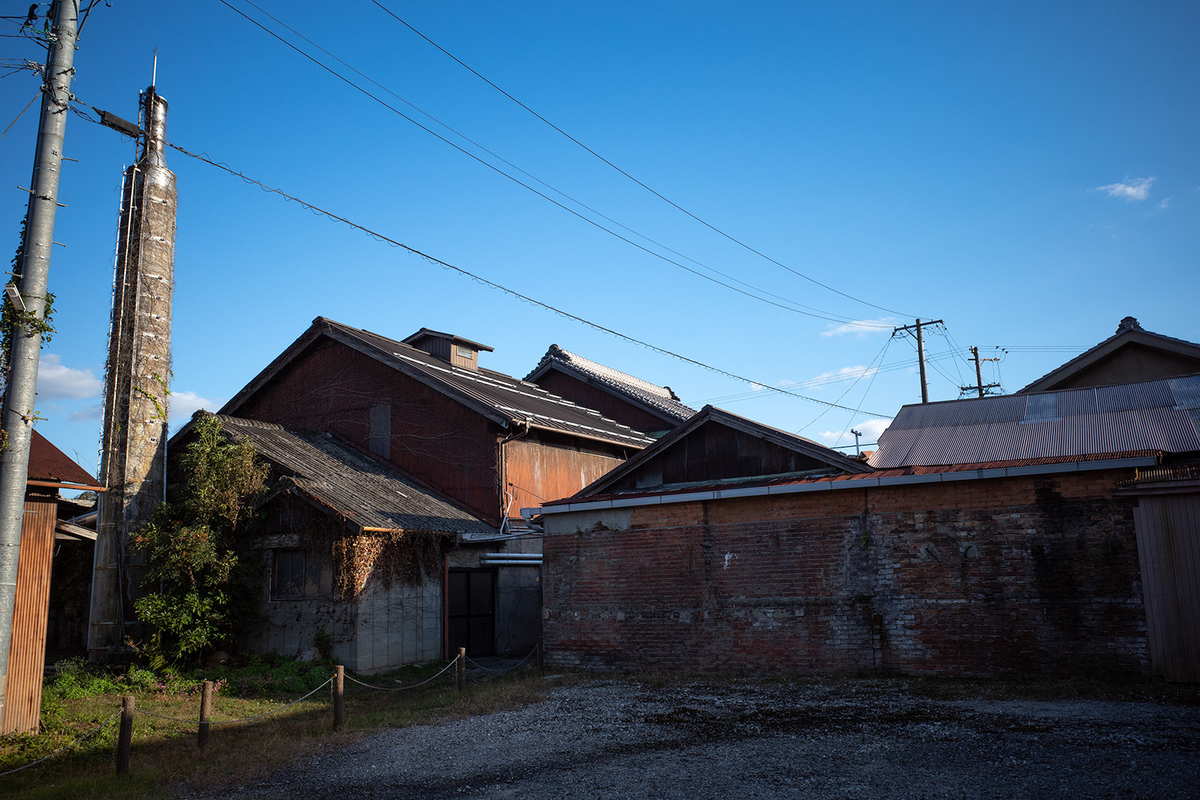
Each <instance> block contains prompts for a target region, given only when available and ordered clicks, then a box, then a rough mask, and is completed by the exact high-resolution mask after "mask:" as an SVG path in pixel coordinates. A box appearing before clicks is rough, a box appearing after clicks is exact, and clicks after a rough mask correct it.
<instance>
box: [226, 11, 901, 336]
mask: <svg viewBox="0 0 1200 800" xmlns="http://www.w3.org/2000/svg"><path fill="white" fill-rule="evenodd" d="M218 2H220V3H221V4H222V5H224V6H225V7H226V8H228V9H230V10H231V11H233V12H234V13H235V14H238V15H239V16H241V17H242V18H244V19H246V20H247V21H248V22H250V23H251V24H253V25H255V26H256V27H258V28H260V29H261V30H262V31H263V32H265V33H266V34H268V35H269V36H271V37H273V38H275V39H277V40H278V41H280V42H281V43H283V44H284V45H286V46H287V47H289V48H291V49H292V50H294V51H295V52H297V53H298V54H300V55H301V56H303V57H304V58H306V59H308V60H309V61H311V62H312V63H314V64H316V65H317V66H319V67H320V68H321V69H323V70H325V71H326V72H328V73H329V74H330V75H333V76H334V77H335V78H337V79H338V80H340V81H342V82H343V83H345V84H347V85H348V86H350V87H352V88H354V89H356V90H357V91H359V92H361V93H362V94H364V95H366V96H367V97H369V98H370V99H372V100H374V101H375V102H377V103H379V104H380V105H382V106H383V107H384V108H387V109H388V110H389V111H391V112H392V113H394V114H396V115H398V116H400V117H401V118H403V119H405V120H407V121H408V122H410V123H412V124H413V125H416V126H417V127H418V128H420V129H421V130H423V131H425V132H426V133H428V134H429V135H431V136H433V137H435V138H437V139H438V140H440V141H442V142H443V143H445V144H447V145H449V146H450V147H452V148H454V149H455V150H457V151H459V152H460V153H462V154H463V155H465V156H467V157H468V158H471V159H472V160H474V161H476V162H478V163H479V164H482V165H483V166H485V167H487V168H488V169H490V170H492V171H494V172H496V173H497V174H498V175H501V176H503V177H505V178H507V179H508V180H510V181H512V182H513V183H515V184H517V185H518V186H521V187H523V188H525V189H527V190H528V191H530V192H533V193H534V194H536V195H537V196H539V197H541V198H542V199H544V200H546V201H547V202H549V203H552V204H554V205H556V206H558V207H559V208H560V209H562V210H563V211H566V212H567V213H568V214H571V215H572V216H574V217H576V218H578V219H580V220H582V221H583V222H586V223H587V224H589V225H592V226H594V227H595V228H597V229H599V230H601V231H604V232H605V233H607V234H609V235H610V236H613V237H614V238H616V239H619V240H620V241H623V242H625V243H626V244H628V245H630V246H632V247H635V248H637V249H638V250H641V251H642V252H644V253H646V254H648V255H650V256H653V257H654V258H657V259H659V260H661V261H665V262H667V263H668V264H672V265H674V266H676V267H678V268H680V269H682V270H684V271H685V272H689V273H691V274H693V275H695V276H697V277H699V278H702V279H704V280H706V281H709V282H711V283H714V284H716V285H718V286H722V287H724V288H726V289H729V290H730V291H733V292H737V293H738V294H740V295H744V296H745V297H749V298H751V299H753V300H757V301H759V302H760V303H765V304H767V305H771V306H774V307H776V308H780V309H783V310H785V311H790V312H792V313H794V314H801V315H803V316H807V317H813V318H815V319H821V320H825V321H827V322H835V323H838V324H840V325H850V326H853V327H858V328H863V329H883V328H887V327H890V326H889V325H886V324H883V323H876V322H868V321H863V320H849V319H848V318H847V317H844V316H841V317H838V316H832V315H829V314H827V313H824V312H821V313H817V312H814V311H804V310H801V309H799V308H796V307H794V306H793V305H784V304H783V303H778V302H775V301H774V300H770V299H768V298H766V297H761V296H759V295H756V294H753V293H751V292H748V291H746V290H744V289H739V288H738V287H736V286H731V285H730V284H728V283H725V282H724V281H721V280H718V279H716V278H714V277H712V276H711V275H706V274H704V273H703V272H699V271H698V270H695V269H692V268H691V267H689V266H687V265H685V264H682V263H680V262H679V261H676V260H674V259H672V258H668V257H667V256H664V255H663V254H662V253H657V252H655V251H654V250H651V249H650V248H648V247H646V246H644V245H641V244H638V243H637V242H635V241H633V240H632V239H630V238H629V237H627V236H622V235H621V234H620V233H618V232H616V231H614V230H612V229H610V228H607V227H605V226H604V225H601V224H600V223H599V222H597V221H596V220H594V219H591V218H589V217H587V216H585V215H584V214H581V213H579V212H578V211H576V210H575V209H573V208H570V207H568V206H566V205H564V204H563V203H560V202H559V201H558V200H555V199H554V198H553V197H550V196H549V195H547V194H546V193H545V192H541V191H539V190H538V189H536V188H534V187H533V186H530V185H529V184H527V183H525V182H524V181H522V180H520V179H519V178H517V177H515V176H513V175H510V174H508V173H507V172H505V171H504V170H502V169H500V168H499V167H497V166H496V165H495V164H491V163H488V162H487V161H485V160H484V159H482V158H480V157H479V156H477V155H475V154H474V153H472V152H470V151H469V150H467V149H465V148H463V147H461V146H459V145H458V144H456V143H454V142H452V141H450V140H449V139H447V138H446V137H445V136H442V135H441V134H439V133H438V132H436V131H434V130H432V129H430V128H429V127H427V126H425V125H422V124H421V123H420V122H418V121H417V120H415V119H413V118H412V117H410V116H409V115H407V114H405V113H404V112H403V111H401V110H400V109H398V108H396V107H395V106H393V105H391V104H389V103H388V102H386V101H385V100H383V99H382V98H380V97H378V96H376V95H374V94H372V93H371V92H369V91H368V90H367V89H365V88H363V87H362V86H359V85H358V84H357V83H355V82H354V81H352V80H350V79H349V78H347V77H346V76H344V75H342V74H340V73H338V72H337V70H334V69H333V68H331V67H329V66H328V65H327V64H323V63H322V62H321V61H319V60H318V59H316V58H314V57H313V56H312V55H310V54H308V53H306V52H304V51H303V50H302V49H300V48H299V47H297V46H296V45H294V44H292V43H291V42H289V41H288V40H287V39H285V38H283V37H282V36H280V35H279V34H277V33H275V32H274V31H272V30H271V29H270V28H268V27H266V26H265V25H263V24H262V23H260V22H259V21H258V20H255V19H254V18H252V17H250V16H249V15H247V14H246V13H244V12H242V11H241V10H240V9H237V8H235V7H234V6H232V5H231V4H230V3H229V2H227V0H218ZM439 124H440V123H439ZM464 138H465V137H464ZM638 235H639V236H640V234H638ZM789 302H790V301H789ZM883 310H885V311H886V310H887V309H883Z"/></svg>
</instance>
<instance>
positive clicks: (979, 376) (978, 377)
mask: <svg viewBox="0 0 1200 800" xmlns="http://www.w3.org/2000/svg"><path fill="white" fill-rule="evenodd" d="M971 355H973V356H975V385H976V386H978V387H979V396H980V397H983V371H982V370H980V368H979V348H978V347H976V346H975V345H971Z"/></svg>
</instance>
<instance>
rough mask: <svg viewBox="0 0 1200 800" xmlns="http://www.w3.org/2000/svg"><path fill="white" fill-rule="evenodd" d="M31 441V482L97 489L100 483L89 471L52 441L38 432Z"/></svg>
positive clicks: (33, 432) (34, 433)
mask: <svg viewBox="0 0 1200 800" xmlns="http://www.w3.org/2000/svg"><path fill="white" fill-rule="evenodd" d="M32 434H33V435H32V438H31V439H30V440H29V478H28V480H31V481H51V482H54V483H75V484H79V488H81V489H94V488H97V486H98V485H99V483H98V482H97V480H96V479H95V478H93V477H92V476H91V475H89V474H88V472H87V470H85V469H84V468H83V467H81V466H79V465H78V464H76V463H75V462H74V461H72V460H71V459H70V458H68V457H67V455H66V454H65V453H63V451H62V450H59V449H58V448H57V447H55V446H54V445H53V444H51V443H50V440H49V439H47V438H46V437H45V436H42V435H41V434H40V433H38V432H37V431H36V430H34V431H32Z"/></svg>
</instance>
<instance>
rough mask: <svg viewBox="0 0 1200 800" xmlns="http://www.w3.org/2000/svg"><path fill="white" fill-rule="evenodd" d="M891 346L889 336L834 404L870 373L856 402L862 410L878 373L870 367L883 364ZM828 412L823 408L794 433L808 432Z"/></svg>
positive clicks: (843, 433)
mask: <svg viewBox="0 0 1200 800" xmlns="http://www.w3.org/2000/svg"><path fill="white" fill-rule="evenodd" d="M891 344H892V337H891V336H889V337H888V338H887V341H886V342H884V343H883V348H882V349H881V350H880V351H879V352H878V353H877V354H876V355H875V358H873V359H871V363H870V364H868V365H867V368H866V369H865V370H864V371H863V372H861V373H859V376H858V377H857V378H855V379H854V383H852V384H850V386H849V387H847V389H846V391H844V392H842V393H841V395H840V396H839V397H838V399H837V400H836V402H837V403H840V402H842V399H843V398H844V397H845V396H846V395H848V394H850V390H851V389H853V388H854V387H855V386H857V385H858V382H859V381H861V380H862V379H863V377H864V376H865V375H867V374H868V373H870V375H871V381H870V383H868V384H867V389H866V391H865V392H863V396H862V398H861V399H860V400H859V401H858V406H859V408H862V404H863V403H864V402H866V399H867V394H868V393H869V392H870V391H871V387H872V386H873V385H874V384H875V376H876V375H878V374H879V371H878V370H876V371H875V372H871V366H872V365H873V364H874V363H875V362H876V361H879V362H880V363H882V362H883V357H884V355H885V354H886V353H887V351H888V347H890V346H891ZM830 407H835V408H841V407H842V406H832V405H831V406H830ZM828 411H829V408H825V409H823V410H822V411H821V413H820V414H818V415H817V416H816V417H815V418H814V419H813V421H812V422H810V423H808V424H807V425H805V426H804V427H802V428H800V430H798V431H796V432H797V433H800V432H802V431H805V430H808V429H809V428H811V427H812V426H813V425H815V424H817V421H818V420H820V419H821V417H823V416H825V414H826V413H827V412H828ZM854 413H855V414H857V413H858V411H857V410H855V412H854ZM888 419H891V417H888ZM853 421H854V417H853V416H851V417H850V422H853ZM850 422H847V423H846V427H847V428H848V427H850ZM845 433H846V431H845V430H843V431H842V433H841V435H839V436H838V438H837V439H836V440H835V441H840V440H841V438H842V436H843V435H845Z"/></svg>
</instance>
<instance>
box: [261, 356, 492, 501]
mask: <svg viewBox="0 0 1200 800" xmlns="http://www.w3.org/2000/svg"><path fill="white" fill-rule="evenodd" d="M381 403H390V404H391V407H392V425H391V441H390V442H389V446H388V448H387V449H388V452H389V458H388V460H389V461H390V462H391V463H393V464H395V465H396V466H397V467H399V468H400V469H402V470H404V471H406V472H408V473H410V474H412V475H414V476H416V477H417V478H419V479H420V480H422V481H424V482H426V483H427V484H429V485H430V486H432V487H433V488H434V489H436V490H437V491H439V492H441V493H443V494H444V495H446V496H447V497H449V498H451V499H453V500H456V501H458V502H459V503H461V504H462V505H463V506H464V507H466V508H468V509H469V510H471V511H472V512H473V513H475V514H476V515H477V516H479V517H480V518H481V519H484V520H486V521H488V522H489V523H491V524H494V525H497V524H499V522H500V508H501V493H500V479H499V447H498V442H499V438H500V429H499V427H498V426H497V425H496V424H495V423H493V422H491V421H490V420H488V419H487V418H486V417H484V416H482V415H480V414H478V413H476V412H475V411H473V410H471V409H469V408H467V407H466V406H463V405H461V404H459V403H457V402H456V401H454V400H452V399H450V398H449V397H447V396H445V395H444V394H442V393H440V392H438V391H435V390H434V389H431V388H429V387H428V386H425V385H424V384H422V383H420V382H418V381H415V380H413V379H412V378H409V377H408V376H407V375H404V374H403V373H401V372H398V371H397V370H394V369H392V368H391V367H388V366H386V365H383V364H380V363H379V362H378V361H376V360H374V359H372V358H369V357H367V356H365V355H363V354H361V353H359V352H358V351H356V350H352V349H351V348H349V347H346V346H345V345H342V344H340V343H337V342H331V341H328V340H322V341H320V342H319V343H317V344H316V345H314V346H313V347H312V348H310V349H309V350H308V351H306V352H305V353H303V354H302V355H300V356H298V357H297V358H296V359H295V360H294V361H293V362H292V363H291V364H290V365H289V366H288V367H287V368H285V369H284V370H283V371H282V372H281V373H280V374H279V375H277V376H276V377H275V378H274V379H273V380H271V381H270V382H269V383H268V384H267V385H266V386H264V387H263V388H262V389H260V390H259V391H258V392H257V393H256V394H255V395H254V396H253V397H251V398H249V399H248V400H247V401H246V403H245V404H244V405H243V406H242V407H241V408H240V409H239V410H238V415H239V416H242V417H247V418H249V419H257V420H262V421H264V422H275V423H279V424H282V425H290V426H293V427H297V428H308V429H310V430H318V431H330V432H332V433H335V434H337V435H339V436H341V437H343V438H345V439H346V440H348V441H349V442H351V443H353V444H354V445H356V446H358V447H360V448H362V450H363V451H364V452H370V442H371V424H370V423H371V408H372V406H377V405H379V404H381ZM377 430H378V428H377Z"/></svg>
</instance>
